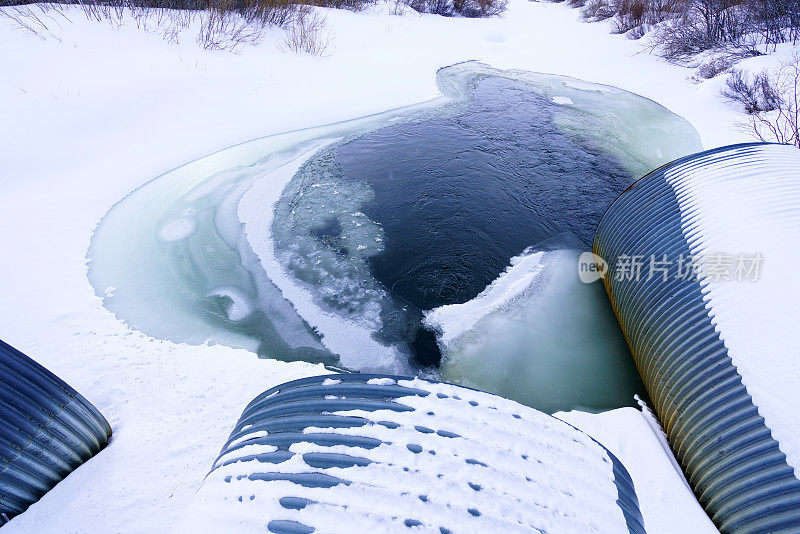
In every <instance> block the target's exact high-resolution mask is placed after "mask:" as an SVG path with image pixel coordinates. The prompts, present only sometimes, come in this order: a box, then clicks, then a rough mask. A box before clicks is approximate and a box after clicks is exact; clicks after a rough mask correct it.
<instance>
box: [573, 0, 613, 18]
mask: <svg viewBox="0 0 800 534" xmlns="http://www.w3.org/2000/svg"><path fill="white" fill-rule="evenodd" d="M616 13H617V6H616V3H615V1H614V0H588V2H586V5H584V6H583V8H582V9H581V16H582V17H583V20H586V21H589V22H596V21H600V20H606V19H610V18H611V17H613V16H614V15H616Z"/></svg>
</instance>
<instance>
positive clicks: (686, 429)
mask: <svg viewBox="0 0 800 534" xmlns="http://www.w3.org/2000/svg"><path fill="white" fill-rule="evenodd" d="M762 146H763V144H760V143H748V144H742V145H735V146H732V147H722V148H719V149H715V150H710V151H708V152H704V153H700V154H696V155H693V156H687V157H685V158H682V159H680V160H677V161H676V162H673V163H671V164H668V165H666V166H664V167H662V168H660V169H658V170H656V171H654V172H652V173H650V174H648V175H647V176H645V177H644V178H642V179H641V180H639V181H638V182H636V183H635V184H634V185H633V186H632V187H631V188H629V189H628V191H626V192H625V193H623V194H622V195H621V196H620V197H619V198H618V199H617V200H616V201H615V202H614V204H613V205H612V206H611V207H610V208H609V210H608V211H607V213H606V214H605V216H604V217H603V219H602V220H601V222H600V224H599V226H598V229H597V233H596V237H595V241H594V253H595V254H597V255H598V256H600V257H602V258H603V259H604V260H605V261H606V262H608V263H609V265H614V260H615V259H616V258H619V257H620V256H623V255H628V256H634V255H641V256H643V257H646V258H649V257H650V256H651V255H653V254H654V255H656V256H657V257H661V255H662V254H667V255H668V257H677V256H678V255H680V254H684V255H685V256H686V257H688V256H690V255H691V251H690V240H694V239H695V238H696V234H697V231H698V230H697V229H696V228H695V227H694V226H693V225H692V224H691V222H692V221H693V217H695V216H696V212H695V211H694V210H695V209H696V208H694V207H692V208H690V209H689V210H687V211H684V212H683V213H682V212H681V209H680V204H679V199H678V197H677V195H676V192H675V191H674V189H673V187H672V186H670V185H669V183H668V182H667V175H668V174H669V175H670V176H671V177H672V178H673V179H675V176H676V173H679V174H681V175H682V177H683V179H690V177H691V176H692V174H693V173H696V172H698V171H699V170H702V169H703V167H704V166H706V165H708V164H709V162H714V163H719V162H720V161H721V162H723V163H724V164H725V165H727V164H728V163H730V165H736V164H737V163H738V162H739V161H741V159H742V158H743V157H745V156H747V155H749V154H751V153H753V152H756V151H758V148H759V147H762ZM687 220H688V221H689V224H688V225H687V226H684V229H683V230H682V224H681V223H682V221H684V222H685V221H687ZM684 231H685V232H686V233H687V235H684ZM695 253H697V251H695ZM604 283H605V286H606V290H607V292H608V295H609V297H610V299H611V301H612V305H613V308H614V311H615V313H616V314H617V317H618V319H619V322H620V324H621V325H622V329H623V331H624V333H625V337H626V339H627V340H628V344H629V345H630V348H631V352H632V354H633V355H634V358H635V360H636V365H637V368H638V369H639V372H640V374H641V376H642V379H643V381H644V383H645V385H646V387H647V390H648V393H649V395H650V397H651V399H652V400H653V403H654V407H655V412H656V414H657V415H658V418H659V420H660V421H661V423H662V425H663V427H664V429H665V431H666V433H667V435H668V437H669V441H670V444H671V445H672V448H673V450H674V451H675V454H676V456H677V458H678V461H679V462H680V464H681V466H682V467H683V469H684V472H685V473H686V476H687V479H688V480H689V483H690V485H691V486H692V488H693V489H694V491H695V494H696V495H697V497H698V500H699V501H700V502H701V504H702V505H703V506H704V507H705V509H706V511H707V512H708V513H709V515H710V516H711V518H712V519H713V520H714V522H715V524H716V525H717V526H718V527H719V528H720V530H721V531H722V532H735V533H750V532H765V533H766V532H770V533H774V532H795V533H796V532H800V480H798V479H797V478H796V476H795V474H794V471H793V470H792V468H791V467H790V466H789V465H788V464H787V462H786V457H785V455H784V454H783V453H782V452H781V451H780V449H779V446H778V443H777V441H775V439H774V438H773V437H772V434H771V432H770V429H769V428H768V427H767V426H766V423H765V421H764V419H763V418H762V417H761V416H760V415H759V413H758V409H757V407H756V406H755V405H754V403H753V399H752V397H751V396H750V395H749V394H748V392H747V389H746V387H745V386H744V384H743V383H742V379H741V376H740V375H739V373H738V371H737V369H736V367H735V365H734V364H733V362H732V360H731V358H730V357H729V355H728V352H727V349H726V347H725V345H724V344H723V342H722V340H721V338H720V335H719V333H718V332H716V330H715V327H714V325H713V324H712V319H711V317H710V315H709V310H708V308H707V304H706V302H705V300H704V299H703V293H704V284H701V283H700V282H698V281H697V280H694V279H685V280H683V279H677V278H675V279H669V280H668V281H666V282H664V281H663V280H662V279H661V278H660V277H654V278H652V279H650V280H641V279H640V280H638V281H636V280H633V279H631V280H616V279H615V278H614V276H613V275H612V274H609V275H608V276H606V277H605V278H604Z"/></svg>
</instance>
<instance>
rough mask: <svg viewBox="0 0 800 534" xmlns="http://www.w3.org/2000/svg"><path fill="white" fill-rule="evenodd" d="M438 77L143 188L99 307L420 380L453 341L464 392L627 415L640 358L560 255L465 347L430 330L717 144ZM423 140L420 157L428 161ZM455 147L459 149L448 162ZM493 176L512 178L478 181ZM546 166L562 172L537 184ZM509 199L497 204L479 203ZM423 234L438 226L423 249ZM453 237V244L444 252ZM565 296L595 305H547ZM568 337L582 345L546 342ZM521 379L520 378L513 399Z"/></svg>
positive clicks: (645, 115) (473, 76) (620, 104)
mask: <svg viewBox="0 0 800 534" xmlns="http://www.w3.org/2000/svg"><path fill="white" fill-rule="evenodd" d="M438 82H439V86H440V88H441V89H442V91H443V93H444V94H445V96H443V97H441V98H439V99H437V100H435V101H432V102H429V103H426V104H421V105H418V106H412V107H409V108H405V109H401V110H396V111H390V112H386V113H383V114H380V115H376V116H372V117H366V118H362V119H357V120H354V121H349V122H346V123H340V124H335V125H329V126H324V127H319V128H313V129H309V130H302V131H298V132H290V133H287V134H281V135H277V136H272V137H268V138H263V139H258V140H255V141H251V142H248V143H244V144H242V145H239V146H236V147H233V148H230V149H227V150H224V151H221V152H218V153H216V154H213V155H211V156H209V157H207V158H203V159H201V160H198V161H196V162H193V163H190V164H188V165H186V166H184V167H181V168H179V169H176V170H175V171H171V172H169V173H167V174H165V175H163V176H161V177H159V178H157V179H155V180H153V181H151V182H149V183H148V184H146V185H145V186H143V187H142V188H140V189H138V190H137V191H134V192H133V193H131V194H130V195H129V196H128V197H126V198H125V199H123V200H122V201H121V202H120V203H118V204H117V205H116V206H114V208H112V210H111V211H110V212H109V213H108V214H107V216H106V217H105V218H104V219H103V221H102V222H101V224H100V226H99V227H98V229H97V232H96V234H95V236H94V238H93V241H92V246H91V249H90V259H91V263H90V272H89V276H90V280H91V282H92V284H93V285H94V287H95V290H96V291H97V293H98V295H100V296H102V297H104V302H105V305H106V306H107V307H108V308H109V309H111V310H112V311H114V312H115V313H116V314H118V316H120V317H121V318H122V319H123V320H125V321H126V322H128V323H129V324H130V325H131V326H133V327H135V328H137V329H140V330H142V331H144V332H145V333H147V334H149V335H151V336H154V337H161V338H167V339H172V340H174V341H178V342H186V343H193V344H200V343H204V342H208V341H210V342H218V343H224V344H228V345H231V346H236V347H244V348H248V349H250V350H254V351H257V352H258V353H259V354H260V355H261V356H264V357H274V358H280V359H284V360H294V359H302V360H307V361H322V362H326V363H329V364H333V365H338V366H342V367H346V368H349V369H352V370H357V371H376V372H394V373H399V372H402V373H408V372H423V373H424V374H426V375H428V376H438V375H439V370H438V369H436V368H435V367H424V366H422V365H420V362H422V363H423V364H425V363H430V359H427V360H426V359H425V358H424V357H423V358H420V354H422V355H423V356H424V353H426V352H430V351H431V348H430V347H431V345H433V346H434V347H435V346H436V343H433V341H431V342H427V343H426V339H427V338H426V337H425V336H426V335H427V336H428V338H429V339H431V340H432V339H434V334H433V333H431V332H432V331H433V332H435V336H436V341H437V342H438V349H439V350H441V351H442V355H443V361H442V364H443V368H444V369H445V373H446V375H447V377H448V378H450V379H453V380H458V381H461V382H464V383H469V384H471V385H473V386H475V387H479V388H485V389H489V390H491V391H498V392H501V393H503V394H507V395H509V396H511V397H512V398H518V399H520V400H523V401H524V402H527V403H530V404H533V405H534V406H536V405H537V404H538V403H539V402H540V401H539V400H537V399H536V398H532V397H530V396H526V395H523V392H524V391H526V390H531V389H535V388H537V383H536V381H535V380H542V381H547V382H549V383H551V384H552V383H553V382H563V383H564V384H573V383H574V384H576V387H571V386H570V387H566V386H565V388H564V389H563V390H562V391H556V390H553V391H552V393H548V394H547V397H548V401H547V407H546V408H545V409H557V408H558V409H565V408H569V407H572V406H592V407H598V408H607V407H613V406H618V405H620V404H624V403H625V402H627V399H629V398H630V397H631V396H632V394H633V393H634V392H635V391H636V385H635V384H633V383H632V381H631V376H632V373H635V371H633V367H632V365H631V364H630V363H629V362H630V356H629V354H628V353H627V348H626V347H625V345H624V343H622V342H621V337H620V335H619V329H618V326H616V324H615V323H614V322H613V318H612V317H611V316H610V314H609V313H608V310H607V305H605V304H604V303H603V302H602V300H601V299H602V298H604V297H603V296H602V294H601V293H600V292H598V291H595V290H594V288H592V287H591V286H586V287H583V286H581V285H577V282H576V281H575V280H574V279H572V278H575V279H576V278H577V270H576V267H575V266H574V265H570V263H571V260H570V261H550V259H549V258H556V257H561V256H558V255H557V254H556V255H552V254H551V255H549V256H547V257H545V258H544V259H543V261H544V262H545V263H546V264H547V265H549V267H548V268H547V269H546V270H545V271H543V273H551V274H548V275H547V276H546V277H540V278H537V281H535V283H534V281H532V280H531V281H530V282H531V284H534V285H532V286H531V287H530V288H529V289H524V288H523V289H524V290H519V291H517V292H516V293H514V294H513V299H512V301H513V305H512V301H509V302H505V301H502V302H499V301H498V302H499V304H498V305H497V306H493V307H491V309H490V310H489V311H490V312H491V313H489V314H487V313H488V312H487V310H482V309H479V308H480V307H478V308H476V309H472V310H469V312H470V313H473V314H478V315H475V316H474V317H472V318H471V319H469V320H468V321H467V322H468V323H470V325H471V326H470V328H467V329H466V330H463V331H461V334H460V337H459V339H456V338H455V337H453V338H447V335H446V332H447V330H448V327H447V325H446V324H444V323H443V322H441V321H440V322H439V324H434V322H433V321H432V320H429V319H430V315H431V313H434V312H432V311H431V308H439V307H441V306H450V305H465V304H467V303H469V302H470V301H472V300H473V299H475V298H477V297H478V295H479V294H480V293H482V292H483V291H484V290H485V289H486V287H487V286H488V285H489V284H491V283H492V282H493V280H495V279H497V278H498V277H499V276H500V275H501V273H503V272H504V270H505V268H506V267H507V266H508V265H509V263H510V262H511V260H512V258H515V257H518V256H520V255H523V253H524V252H525V251H526V250H528V248H529V247H531V246H533V249H530V250H529V252H530V253H536V252H539V251H541V250H544V249H537V246H539V245H540V243H542V241H543V240H544V241H547V242H548V243H551V244H549V245H547V246H546V247H545V248H546V250H547V251H548V252H549V253H555V252H556V250H554V249H553V246H552V239H553V238H558V237H559V236H564V235H566V236H567V238H566V239H564V241H563V242H564V243H569V244H568V245H565V248H567V249H570V250H579V249H580V248H582V247H583V242H585V241H587V240H588V239H589V238H587V237H586V236H587V235H590V233H591V228H592V227H593V224H594V220H595V219H599V216H600V215H602V212H603V210H604V209H605V207H606V206H607V205H610V203H611V202H612V201H613V199H614V198H615V197H616V195H617V194H618V193H619V192H620V191H622V190H623V189H625V188H626V187H627V186H628V185H629V184H630V183H632V181H633V179H634V177H637V176H640V175H641V174H643V173H644V172H646V171H649V170H651V169H653V168H656V167H658V166H660V165H662V164H663V163H666V162H668V161H670V160H672V159H675V158H676V157H679V156H681V155H684V154H687V153H691V152H694V151H696V150H697V149H698V148H699V141H698V137H697V134H696V132H695V131H694V130H693V129H692V127H691V126H690V125H689V124H688V123H686V121H684V120H683V119H681V118H680V117H677V116H675V115H673V114H672V113H670V112H669V111H668V110H666V109H664V108H663V107H661V106H659V105H657V104H655V103H654V102H652V101H649V100H647V99H644V98H641V97H639V96H637V95H633V94H631V93H627V92H625V91H622V90H619V89H615V88H610V87H606V86H599V85H595V84H589V83H586V82H581V81H579V80H574V79H569V78H564V77H558V76H549V75H538V74H531V73H521V72H508V71H497V70H493V69H490V68H489V67H486V66H483V65H480V64H475V63H468V64H461V65H456V66H453V67H448V68H446V69H443V70H442V71H440V72H439V74H438ZM509 95H511V96H509ZM511 119H513V120H514V121H516V122H515V123H514V124H513V125H512V126H514V127H513V128H511V129H509V123H508V121H509V120H511ZM476 125H477V126H476ZM433 126H435V127H433ZM523 126H525V127H526V128H527V131H526V132H525V135H524V136H523V135H520V136H519V139H521V140H523V141H527V140H529V139H530V140H533V139H536V142H533V141H529V142H522V141H521V142H514V139H513V137H514V135H515V132H517V131H520V129H521V128H522V127H523ZM443 131H449V132H452V135H450V136H449V138H448V140H449V141H450V142H449V143H440V142H437V139H438V140H442V132H443ZM387 143H388V145H387ZM404 143H406V144H407V145H408V146H412V147H413V148H414V149H415V150H417V151H419V157H417V158H415V157H413V156H412V157H408V155H407V153H405V152H404V151H405V146H406V145H404ZM389 145H391V146H389ZM373 146H374V150H375V151H376V152H375V158H374V159H378V160H380V161H383V162H384V163H383V164H382V165H381V166H380V167H379V170H380V169H383V170H386V168H387V167H391V166H392V165H395V164H396V165H397V167H396V169H397V171H398V172H396V173H394V174H392V176H393V179H394V181H393V182H392V183H388V182H386V181H385V178H386V177H388V176H389V174H386V176H381V175H380V173H375V172H373V171H374V168H371V167H369V166H368V165H366V166H365V164H364V163H365V162H367V163H368V160H369V158H370V156H369V154H370V150H372V149H373ZM386 147H388V148H389V149H390V150H383V148H386ZM445 147H447V149H448V150H450V153H449V154H443V153H439V152H437V150H440V149H443V148H445ZM569 151H573V152H569ZM362 154H363V155H366V158H367V159H363V157H362ZM393 154H394V155H397V156H398V158H399V159H397V158H396V159H394V160H392V159H391V158H387V155H388V156H391V155H393ZM454 155H455V156H460V159H459V157H455V158H454V157H452V156H454ZM378 156H380V157H378ZM479 156H480V157H481V158H484V159H479ZM556 156H558V158H556ZM402 158H405V160H404V161H403V160H402ZM559 158H560V159H559ZM555 159H559V161H566V162H567V163H569V165H563V166H562V167H563V168H559V166H558V165H555V164H554V160H555ZM477 161H481V162H482V163H481V164H482V165H483V164H485V165H488V166H491V167H493V171H492V173H491V174H486V173H481V172H480V169H477V171H476V169H475V168H472V169H471V168H470V166H471V165H474V164H475V163H476V162H477ZM536 161H543V162H547V163H548V164H550V165H551V166H550V167H548V169H547V172H538V173H537V172H533V171H535V170H536V169H534V168H533V167H534V162H536ZM420 162H424V165H422V166H420V167H419V168H415V167H414V166H413V165H412V164H419V163H420ZM556 163H557V162H556ZM526 168H530V169H531V172H527V171H526ZM539 170H540V171H541V169H539ZM365 172H366V173H367V174H364V173H365ZM404 173H405V174H404ZM429 176H437V179H436V180H431V179H428V177H429ZM448 176H452V177H454V178H456V177H457V178H458V179H459V181H458V182H455V181H451V180H448ZM481 176H490V177H491V179H492V180H494V181H493V182H489V181H484V182H481ZM454 183H457V184H458V187H453V184H454ZM387 186H390V187H387ZM517 191H518V192H519V194H517ZM493 192H496V193H498V198H497V199H496V201H492V202H488V201H484V199H483V198H482V197H480V196H479V195H484V194H490V193H493ZM509 192H510V193H511V194H506V195H505V196H504V195H503V193H509ZM404 194H406V195H407V196H406V197H404V196H403V195H404ZM470 195H473V198H472V199H470V198H469V197H470ZM465 197H466V199H467V200H472V201H471V202H465V203H464V204H463V209H462V213H463V214H464V215H465V217H464V218H463V219H462V220H461V221H458V220H455V219H453V218H452V217H450V216H449V215H450V212H448V209H447V207H448V206H451V205H453V203H454V202H455V201H456V200H457V199H459V198H462V199H463V198H465ZM404 199H406V200H408V199H411V200H412V201H413V202H411V204H412V205H411V208H412V210H410V211H408V212H407V214H410V216H408V217H406V218H405V219H404V220H402V221H401V220H400V219H399V218H398V217H394V216H393V215H392V213H401V214H402V213H403V210H404V204H403V201H404ZM584 208H587V209H584ZM478 209H479V210H481V211H483V212H485V214H483V213H477V212H476V211H475V210H478ZM397 221H399V223H398V224H394V223H395V222H397ZM475 221H480V223H481V224H483V225H485V228H478V227H477V226H476V222H475ZM513 221H517V222H516V224H514V223H513ZM390 223H391V224H390ZM400 223H402V224H400ZM471 225H472V226H471ZM415 226H418V227H419V228H420V230H423V228H422V226H424V231H420V232H419V233H418V234H417V237H416V244H415V234H414V228H415ZM459 226H460V227H459ZM484 229H485V230H486V231H485V232H483V234H481V232H482V231H483V230H484ZM456 230H458V232H456ZM437 233H439V234H440V235H438V236H437V235H436V234H437ZM426 236H427V237H426ZM441 236H444V237H445V239H444V241H441V242H442V243H450V244H451V245H452V246H451V247H449V248H448V247H443V246H434V247H432V246H431V244H432V243H436V242H437V241H436V239H439V238H440V237H441ZM486 236H488V238H486V239H484V240H483V241H478V238H479V237H481V238H483V237H486ZM426 246H427V248H426ZM586 248H587V249H588V244H587V245H586ZM431 250H433V251H434V252H436V253H437V254H436V255H435V257H434V255H432V254H431V253H430V251H431ZM464 251H473V252H474V251H479V252H481V254H479V255H475V254H471V253H470V254H462V252H464ZM564 254H573V253H564ZM400 260H402V261H400ZM416 260H420V261H419V262H417V263H415V261H416ZM426 260H435V261H428V262H427V263H426ZM378 267H380V268H378ZM537 269H541V266H539V267H537ZM406 271H407V273H406ZM398 272H399V273H400V274H401V276H397V274H398ZM403 273H406V274H403ZM475 273H477V274H478V276H474V274H475ZM417 275H419V276H417ZM570 276H572V278H571V277H570ZM461 280H464V281H466V283H465V284H460V281H461ZM543 280H547V281H546V282H542V281H543ZM396 282H397V283H396ZM404 283H406V286H404V285H403V284H404ZM541 283H544V285H543V286H541V285H536V284H541ZM562 285H563V287H562ZM561 294H567V295H576V297H575V298H553V297H546V295H561ZM415 295H417V296H419V295H423V296H425V295H428V296H431V295H432V296H435V297H436V298H433V299H427V298H417V297H415ZM501 300H502V299H501ZM542 307H546V308H542ZM542 309H546V310H547V311H546V313H542ZM537 310H538V313H537ZM507 312H508V313H510V314H511V315H509V316H508V317H509V321H512V322H515V323H516V324H519V325H520V327H519V328H518V329H513V328H511V329H509V328H506V327H504V329H503V335H508V336H510V337H509V339H508V340H507V342H506V340H505V339H503V340H501V339H500V338H497V339H496V338H494V337H493V336H496V335H497V334H496V333H493V331H492V329H491V328H487V327H488V323H489V322H491V321H488V320H484V319H488V317H489V316H490V315H491V317H494V318H495V319H496V318H498V317H501V316H502V314H504V313H507ZM426 316H427V318H426ZM606 316H607V317H606ZM607 319H608V320H607ZM494 323H496V321H494V322H493V324H494ZM534 323H535V324H534ZM563 324H570V325H572V327H571V328H572V331H573V332H577V333H580V334H581V335H577V336H576V335H572V334H569V335H565V336H563V340H559V339H558V338H557V336H552V337H551V338H550V339H547V340H546V341H544V342H537V340H538V339H542V336H534V337H533V338H532V337H531V332H542V333H546V332H554V331H556V330H557V329H561V328H562V327H561V325H563ZM426 325H427V326H426ZM451 330H452V329H451ZM464 336H466V337H464ZM482 336H490V338H489V339H486V338H482ZM457 337H458V336H457ZM469 340H477V341H476V342H472V341H469ZM487 351H489V352H487ZM575 354H580V355H581V357H580V358H578V359H577V360H576V359H575ZM581 362H583V363H581ZM626 362H628V363H626ZM488 369H492V371H491V372H489V373H488V374H487V371H486V370H488ZM598 369H601V370H605V371H607V372H606V374H604V375H602V376H603V378H602V379H603V380H607V381H608V382H607V383H608V388H606V390H607V392H604V391H600V392H596V393H592V394H591V395H589V394H584V393H583V392H586V391H588V389H587V388H586V387H585V386H584V385H583V384H585V380H584V381H582V380H576V381H574V382H573V381H572V380H571V379H570V377H571V376H575V373H582V374H583V375H585V376H586V377H587V380H589V379H590V378H591V377H592V376H596V371H597V370H598ZM509 374H513V375H515V376H518V377H519V378H518V380H517V382H518V383H516V384H514V385H513V386H509V387H506V386H507V384H506V382H505V381H506V379H504V378H503V376H506V377H507V376H509ZM528 380H530V382H529V381H528ZM578 384H581V385H580V386H578ZM548 391H549V390H548Z"/></svg>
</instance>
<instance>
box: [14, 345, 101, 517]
mask: <svg viewBox="0 0 800 534" xmlns="http://www.w3.org/2000/svg"><path fill="white" fill-rule="evenodd" d="M110 436H111V427H110V426H109V425H108V422H107V421H106V420H105V418H104V417H103V416H102V415H101V414H100V412H98V411H97V409H96V408H95V407H94V406H92V405H91V404H90V403H89V401H87V400H86V399H85V398H83V397H82V396H81V395H80V394H79V393H78V392H77V391H75V390H74V389H72V388H71V387H69V386H68V385H67V384H66V383H64V381H62V380H61V379H60V378H58V377H57V376H55V375H54V374H53V373H51V372H50V371H48V370H47V369H45V368H44V367H42V366H41V365H39V364H38V363H36V362H35V361H33V360H32V359H30V358H29V357H27V356H25V355H24V354H22V353H21V352H20V351H18V350H16V349H15V348H13V347H11V346H10V345H8V344H6V343H4V342H2V341H0V525H2V524H3V523H4V522H6V521H8V520H9V519H11V518H13V517H14V516H16V515H18V514H20V513H22V512H24V511H25V510H26V509H27V508H28V506H30V505H31V504H33V503H34V502H36V501H37V500H39V498H40V497H41V496H42V495H44V494H45V493H46V492H47V491H49V490H50V489H51V488H52V487H53V486H55V485H56V484H57V483H58V482H59V481H60V480H61V479H63V478H64V477H65V476H67V475H68V474H69V473H71V472H72V471H73V470H74V469H76V468H77V467H78V466H79V465H81V464H82V463H84V462H85V461H86V460H88V459H89V458H91V457H92V456H93V455H95V454H96V453H97V452H98V451H100V449H102V448H103V447H104V446H105V445H106V443H107V442H108V438H109V437H110Z"/></svg>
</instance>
